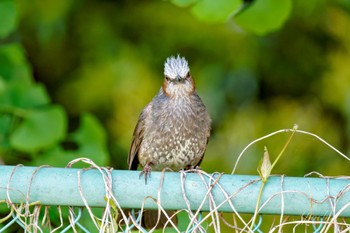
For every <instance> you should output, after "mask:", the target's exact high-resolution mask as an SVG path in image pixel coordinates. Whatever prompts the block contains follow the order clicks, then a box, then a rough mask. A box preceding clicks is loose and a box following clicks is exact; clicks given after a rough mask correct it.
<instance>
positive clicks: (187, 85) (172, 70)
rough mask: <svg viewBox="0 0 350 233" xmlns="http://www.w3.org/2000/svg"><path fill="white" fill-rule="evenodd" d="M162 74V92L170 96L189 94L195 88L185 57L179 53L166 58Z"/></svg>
mask: <svg viewBox="0 0 350 233" xmlns="http://www.w3.org/2000/svg"><path fill="white" fill-rule="evenodd" d="M164 76H165V79H164V83H163V92H164V93H165V94H166V95H168V96H170V97H175V98H176V97H181V96H185V95H189V94H192V93H193V92H194V90H195V85H194V82H193V79H192V77H191V74H190V68H189V67H188V63H187V61H186V59H185V58H183V57H180V56H179V55H177V57H169V58H167V59H166V61H165V63H164Z"/></svg>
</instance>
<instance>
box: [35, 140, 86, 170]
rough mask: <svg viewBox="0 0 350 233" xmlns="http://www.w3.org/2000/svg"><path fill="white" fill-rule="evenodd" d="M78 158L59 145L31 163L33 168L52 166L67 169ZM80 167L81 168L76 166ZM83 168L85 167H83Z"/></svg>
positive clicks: (41, 154)
mask: <svg viewBox="0 0 350 233" xmlns="http://www.w3.org/2000/svg"><path fill="white" fill-rule="evenodd" d="M77 157H78V156H77V154H75V152H74V151H67V150H64V149H63V148H62V146H61V145H59V144H57V145H55V146H54V147H52V148H49V149H47V150H45V151H44V152H43V153H40V155H38V156H35V159H34V160H33V161H32V162H31V163H30V165H31V166H41V165H44V164H45V165H50V166H55V167H65V166H67V164H68V163H69V162H70V161H72V160H74V159H76V158H77ZM76 167H79V166H76ZM82 167H83V166H82Z"/></svg>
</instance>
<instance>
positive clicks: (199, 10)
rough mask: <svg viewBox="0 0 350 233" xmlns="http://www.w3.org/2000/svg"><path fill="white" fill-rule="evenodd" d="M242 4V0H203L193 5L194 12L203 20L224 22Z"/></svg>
mask: <svg viewBox="0 0 350 233" xmlns="http://www.w3.org/2000/svg"><path fill="white" fill-rule="evenodd" d="M241 4H242V1H241V0H216V1H213V0H201V1H199V2H198V3H197V4H196V5H194V6H193V8H192V13H193V15H194V16H196V17H197V18H198V19H200V20H202V21H206V22H212V23H222V22H226V21H228V20H229V19H230V17H231V16H232V15H233V13H234V12H235V11H236V10H237V9H238V8H239V7H240V6H241Z"/></svg>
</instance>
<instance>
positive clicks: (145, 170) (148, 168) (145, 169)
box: [139, 163, 152, 184]
mask: <svg viewBox="0 0 350 233" xmlns="http://www.w3.org/2000/svg"><path fill="white" fill-rule="evenodd" d="M151 171H152V167H151V163H146V165H145V166H144V167H143V169H142V172H141V173H140V176H139V177H140V178H141V176H143V175H144V176H145V184H147V179H148V177H151Z"/></svg>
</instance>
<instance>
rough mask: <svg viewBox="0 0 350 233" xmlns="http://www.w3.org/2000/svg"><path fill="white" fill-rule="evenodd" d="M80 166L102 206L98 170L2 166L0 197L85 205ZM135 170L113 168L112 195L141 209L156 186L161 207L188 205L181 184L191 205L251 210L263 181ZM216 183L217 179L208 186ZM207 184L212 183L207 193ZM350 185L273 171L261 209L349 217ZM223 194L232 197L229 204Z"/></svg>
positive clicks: (89, 196)
mask: <svg viewBox="0 0 350 233" xmlns="http://www.w3.org/2000/svg"><path fill="white" fill-rule="evenodd" d="M79 171H80V172H81V176H80V182H81V191H82V194H83V196H84V198H85V199H86V201H87V203H88V205H89V206H91V207H104V206H105V205H106V201H105V196H106V191H105V190H106V189H105V184H104V182H103V178H102V175H101V173H100V172H99V171H98V170H97V169H89V170H82V169H73V168H50V167H43V168H37V167H15V166H0V200H8V199H10V200H11V202H13V203H23V202H26V200H27V199H26V198H27V197H28V202H29V203H31V202H35V201H40V203H41V204H43V205H71V206H84V202H83V199H82V197H81V195H80V193H79V188H78V187H79V185H78V172H79ZM139 174H140V171H125V170H114V171H113V172H112V176H111V177H112V182H111V183H112V190H113V195H114V197H115V198H116V200H117V201H118V203H119V204H120V206H121V207H123V208H140V206H141V205H142V204H143V203H144V207H145V208H146V209H147V208H148V209H155V208H157V205H156V203H155V202H154V200H153V199H151V198H146V197H153V198H155V199H157V196H158V191H159V192H160V198H161V199H160V200H161V205H162V206H163V208H164V209H187V208H188V206H187V205H186V201H185V198H184V194H183V191H182V187H183V188H184V190H185V193H186V199H187V200H188V204H189V206H190V208H191V209H192V210H197V209H198V208H200V205H201V203H202V202H203V200H205V201H204V202H203V203H204V204H203V205H202V207H201V209H202V210H203V211H210V209H211V208H215V206H216V207H218V211H223V212H233V211H234V210H233V208H234V209H235V211H237V212H239V213H253V212H254V210H255V205H256V202H257V198H258V193H259V189H260V186H261V181H260V179H259V177H258V176H246V175H222V176H219V175H218V174H215V175H213V174H207V176H206V175H199V174H197V173H186V174H185V173H178V172H166V173H165V174H164V173H162V172H152V174H151V177H150V178H149V180H148V182H147V184H145V181H144V179H143V177H142V178H140V177H139ZM181 174H182V175H181ZM163 175H164V180H163V184H162V187H161V188H160V180H161V178H162V177H163ZM181 176H183V182H182V181H181ZM209 177H211V178H209ZM214 182H217V184H215V185H213V186H212V185H211V184H213V183H214ZM30 184H31V185H30ZM181 184H183V185H181ZM29 185H30V186H29ZM29 187H30V188H29ZM208 187H213V188H212V189H211V190H210V192H208ZM220 187H221V188H220ZM349 189H350V180H349V179H323V178H299V177H298V178H297V177H280V176H275V177H273V176H272V177H270V178H269V179H268V182H267V183H266V185H265V188H264V190H263V195H262V199H261V205H263V207H262V208H261V210H260V213H263V214H280V213H281V211H282V206H283V213H284V214H286V215H314V216H328V215H335V214H336V215H339V216H340V217H350V191H349ZM223 190H224V191H223ZM208 193H210V194H212V200H214V201H213V202H212V203H214V204H215V205H214V206H213V205H210V204H209V201H208V200H209V199H210V198H209V196H208ZM227 197H230V201H231V205H230V203H229V202H228V201H227ZM267 200H268V202H267V204H266V205H264V203H265V202H266V201H267ZM282 203H284V204H283V205H282ZM210 206H211V207H210ZM340 210H341V211H340Z"/></svg>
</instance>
